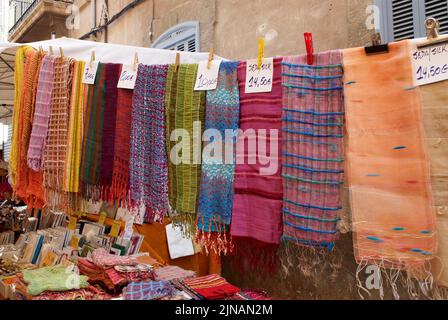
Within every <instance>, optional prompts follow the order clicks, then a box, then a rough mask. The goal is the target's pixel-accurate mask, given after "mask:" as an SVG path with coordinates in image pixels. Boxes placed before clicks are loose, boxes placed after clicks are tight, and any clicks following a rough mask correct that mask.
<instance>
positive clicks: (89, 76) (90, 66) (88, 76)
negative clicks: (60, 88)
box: [82, 61, 99, 84]
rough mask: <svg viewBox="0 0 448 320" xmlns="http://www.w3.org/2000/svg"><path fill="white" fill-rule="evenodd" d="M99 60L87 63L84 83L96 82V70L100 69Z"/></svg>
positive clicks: (83, 78)
mask: <svg viewBox="0 0 448 320" xmlns="http://www.w3.org/2000/svg"><path fill="white" fill-rule="evenodd" d="M98 64H99V62H95V61H94V62H92V63H86V65H85V67H84V74H83V77H82V83H85V84H95V78H96V71H97V70H98Z"/></svg>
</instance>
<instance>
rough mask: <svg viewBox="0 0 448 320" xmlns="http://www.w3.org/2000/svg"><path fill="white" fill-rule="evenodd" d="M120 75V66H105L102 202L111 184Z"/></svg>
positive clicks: (101, 166) (109, 64)
mask: <svg viewBox="0 0 448 320" xmlns="http://www.w3.org/2000/svg"><path fill="white" fill-rule="evenodd" d="M120 74H121V64H113V63H108V64H106V93H105V98H104V99H105V100H104V115H103V133H102V137H101V139H102V141H101V164H100V181H99V184H100V187H101V191H102V199H103V200H106V199H107V198H108V193H109V190H110V187H111V184H112V172H113V166H114V151H115V148H114V147H115V125H116V118H117V94H118V89H117V84H118V80H119V77H120Z"/></svg>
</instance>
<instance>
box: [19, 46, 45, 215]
mask: <svg viewBox="0 0 448 320" xmlns="http://www.w3.org/2000/svg"><path fill="white" fill-rule="evenodd" d="M25 56H26V64H25V75H26V76H25V75H24V78H23V88H24V89H23V90H24V93H23V95H22V102H21V104H20V118H19V121H20V124H19V128H18V134H19V141H20V143H19V147H18V153H17V175H16V185H15V193H16V195H17V196H18V197H20V198H22V199H25V200H26V201H27V202H28V205H29V206H30V207H31V208H34V207H40V206H42V205H43V202H44V201H43V190H42V180H41V181H40V182H39V184H38V186H37V188H36V187H34V185H32V186H31V187H32V188H31V189H29V188H30V174H31V175H32V174H33V172H32V171H31V169H30V168H29V167H28V163H27V155H28V147H29V142H30V136H31V130H32V123H33V115H34V109H35V102H36V93H37V84H38V79H39V75H40V67H41V63H42V59H43V54H42V53H40V52H37V51H35V50H34V49H29V50H27V51H26V53H25ZM31 180H33V177H32V179H31Z"/></svg>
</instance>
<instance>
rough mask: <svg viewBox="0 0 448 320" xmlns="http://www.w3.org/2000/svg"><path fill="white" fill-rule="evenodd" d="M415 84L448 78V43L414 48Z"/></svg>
mask: <svg viewBox="0 0 448 320" xmlns="http://www.w3.org/2000/svg"><path fill="white" fill-rule="evenodd" d="M411 59H412V64H413V69H414V84H415V85H417V86H422V85H425V84H430V83H434V82H439V81H444V80H447V79H448V44H437V45H434V46H431V47H427V48H422V49H418V48H417V47H415V48H414V49H413V50H412V56H411Z"/></svg>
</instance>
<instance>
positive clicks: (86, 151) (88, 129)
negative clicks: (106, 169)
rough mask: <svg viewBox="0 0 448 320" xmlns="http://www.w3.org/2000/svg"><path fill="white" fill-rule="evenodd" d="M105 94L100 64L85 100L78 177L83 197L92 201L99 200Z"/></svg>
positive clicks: (104, 74)
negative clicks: (79, 174)
mask: <svg viewBox="0 0 448 320" xmlns="http://www.w3.org/2000/svg"><path fill="white" fill-rule="evenodd" d="M105 93H106V65H105V64H103V63H100V64H99V65H98V70H97V73H96V78H95V84H94V85H89V89H88V93H87V98H86V106H85V118H84V134H83V144H82V157H81V176H80V179H81V181H82V183H83V189H84V190H83V192H84V195H85V196H87V197H88V198H92V199H94V200H98V199H99V198H100V195H99V192H98V191H99V190H98V188H97V186H98V182H99V177H100V170H101V150H102V147H101V145H102V133H103V114H104V98H105Z"/></svg>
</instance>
